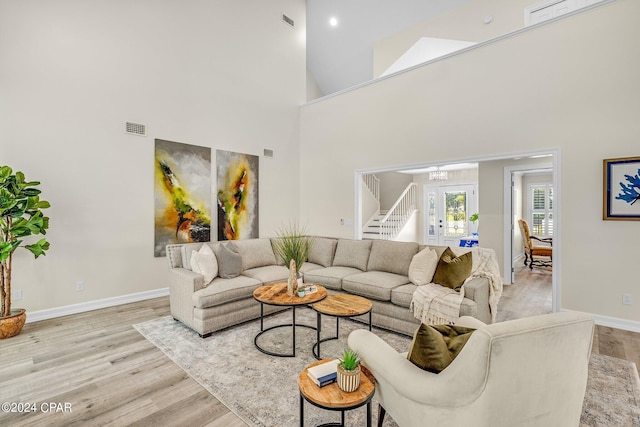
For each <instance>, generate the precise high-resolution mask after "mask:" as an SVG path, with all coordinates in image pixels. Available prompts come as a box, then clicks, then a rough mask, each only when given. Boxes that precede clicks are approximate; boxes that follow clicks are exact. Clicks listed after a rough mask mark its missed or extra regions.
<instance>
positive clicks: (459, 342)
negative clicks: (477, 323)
mask: <svg viewBox="0 0 640 427" xmlns="http://www.w3.org/2000/svg"><path fill="white" fill-rule="evenodd" d="M473 331H475V329H472V328H465V327H463V326H454V325H425V324H424V323H423V324H422V325H420V327H418V330H417V331H416V333H415V335H414V336H413V341H412V342H411V347H410V348H409V353H408V354H407V359H409V361H410V362H411V363H413V364H414V365H416V366H417V367H419V368H421V369H424V370H425V371H429V372H433V373H435V374H437V373H440V372H442V370H443V369H444V368H446V367H447V366H449V364H450V363H451V362H453V359H455V358H456V356H457V355H458V354H459V353H460V351H461V350H462V348H463V347H464V345H465V344H466V343H467V341H468V340H469V338H470V337H471V334H472V333H473Z"/></svg>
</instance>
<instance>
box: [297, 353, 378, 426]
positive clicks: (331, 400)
mask: <svg viewBox="0 0 640 427" xmlns="http://www.w3.org/2000/svg"><path fill="white" fill-rule="evenodd" d="M330 360H331V359H324V360H319V361H317V362H314V363H312V364H311V365H309V366H307V367H306V368H304V369H303V370H302V372H301V373H300V376H299V377H298V386H299V388H300V427H304V402H305V400H306V401H307V402H309V403H311V404H312V405H314V406H317V407H318V408H322V409H326V410H328V411H340V423H327V424H322V425H320V426H318V427H339V426H344V412H345V411H349V410H351V409H356V408H359V407H361V406H364V405H366V406H367V427H371V399H372V398H373V394H374V393H375V391H376V385H375V384H376V379H375V378H374V376H373V374H372V373H371V372H370V371H369V370H368V369H367V368H365V367H364V366H362V365H360V369H361V370H362V373H361V374H360V387H358V389H357V390H356V391H354V392H351V393H346V392H344V391H342V390H340V387H338V383H337V382H335V383H332V384H329V385H326V386H324V387H318V386H317V385H316V384H315V383H314V382H313V381H312V380H311V378H309V376H308V375H307V369H309V368H311V367H313V366H316V365H319V364H321V363H325V362H328V361H330Z"/></svg>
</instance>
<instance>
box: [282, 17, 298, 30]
mask: <svg viewBox="0 0 640 427" xmlns="http://www.w3.org/2000/svg"><path fill="white" fill-rule="evenodd" d="M282 22H284V23H285V24H288V25H291V26H292V27H293V28H295V26H296V25H295V23H294V22H293V19H291V18H289V17H288V16H287V15H285V14H284V13H283V14H282Z"/></svg>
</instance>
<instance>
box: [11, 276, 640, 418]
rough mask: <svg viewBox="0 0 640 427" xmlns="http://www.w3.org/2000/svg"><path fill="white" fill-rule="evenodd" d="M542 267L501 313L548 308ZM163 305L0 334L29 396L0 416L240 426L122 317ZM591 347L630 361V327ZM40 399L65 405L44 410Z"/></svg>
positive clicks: (519, 284) (636, 344)
mask: <svg viewBox="0 0 640 427" xmlns="http://www.w3.org/2000/svg"><path fill="white" fill-rule="evenodd" d="M550 277H551V275H550V274H547V272H544V271H540V270H534V271H533V272H529V271H528V270H525V269H521V270H519V271H518V272H517V275H516V284H514V285H511V286H510V287H506V288H505V293H504V297H503V299H502V301H501V304H500V310H501V318H502V320H504V319H511V318H516V317H524V316H530V315H535V314H540V313H543V312H549V311H550V310H551V302H550V301H551V299H550V298H551V297H550V295H551V292H550V287H551V279H550ZM545 295H546V296H545ZM166 315H169V300H168V298H158V299H153V300H148V301H143V302H139V303H134V304H127V305H122V306H118V307H112V308H107V309H103V310H96V311H93V312H89V313H83V314H77V315H73V316H67V317H63V318H58V319H52V320H46V321H42V322H36V323H28V324H27V325H26V326H25V328H24V330H23V332H22V334H20V335H19V336H17V337H14V338H11V339H8V340H2V341H0V403H2V402H15V403H22V404H24V403H35V404H36V411H35V412H32V413H23V414H19V413H6V412H1V411H0V425H1V426H5V425H6V426H9V425H10V426H45V425H46V426H105V425H113V426H123V425H141V426H145V425H149V426H152V425H153V426H158V427H159V426H174V425H175V426H185V425H188V426H215V427H236V426H244V425H245V424H244V423H243V422H242V421H241V420H239V419H238V418H237V417H236V416H235V415H234V414H233V413H232V412H231V411H229V410H228V409H227V408H226V407H225V406H224V405H223V404H222V403H220V402H219V401H218V400H217V399H215V398H214V397H213V396H212V395H211V394H209V393H208V392H207V391H206V390H205V389H204V388H202V387H201V386H200V385H199V384H198V383H196V382H195V380H193V379H191V378H190V377H189V376H187V375H186V374H185V373H184V371H182V370H181V369H180V368H178V367H177V366H176V365H175V364H173V362H171V361H170V360H169V359H168V358H167V357H166V356H165V355H164V354H163V353H162V352H161V351H160V350H158V349H157V348H156V347H155V346H153V345H152V344H150V343H149V342H148V341H147V340H146V339H144V338H143V337H142V336H141V335H140V334H139V333H138V332H137V331H136V330H135V329H134V328H133V327H132V325H133V324H135V323H140V322H144V321H146V320H149V319H153V318H156V317H159V316H166ZM593 351H594V352H595V353H601V354H607V355H610V356H614V357H619V358H622V359H627V360H631V361H633V362H635V363H636V365H638V366H640V334H637V333H632V332H626V331H621V330H616V329H612V328H603V327H597V328H596V335H595V339H594V346H593ZM50 402H52V403H56V404H62V408H60V409H64V404H65V403H68V404H70V406H71V412H58V413H56V412H52V411H48V412H44V411H43V406H42V404H43V403H44V404H48V403H50ZM44 408H46V409H48V408H49V406H46V405H45V406H44ZM54 409H55V408H54ZM274 410H277V408H274Z"/></svg>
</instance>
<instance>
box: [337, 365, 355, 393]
mask: <svg viewBox="0 0 640 427" xmlns="http://www.w3.org/2000/svg"><path fill="white" fill-rule="evenodd" d="M337 372H338V375H337V381H338V387H340V390H342V391H344V392H347V393H351V392H352V391H356V390H357V389H358V387H360V366H358V367H357V368H356V369H354V370H353V371H345V370H344V369H342V368H341V367H340V365H338V369H337Z"/></svg>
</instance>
